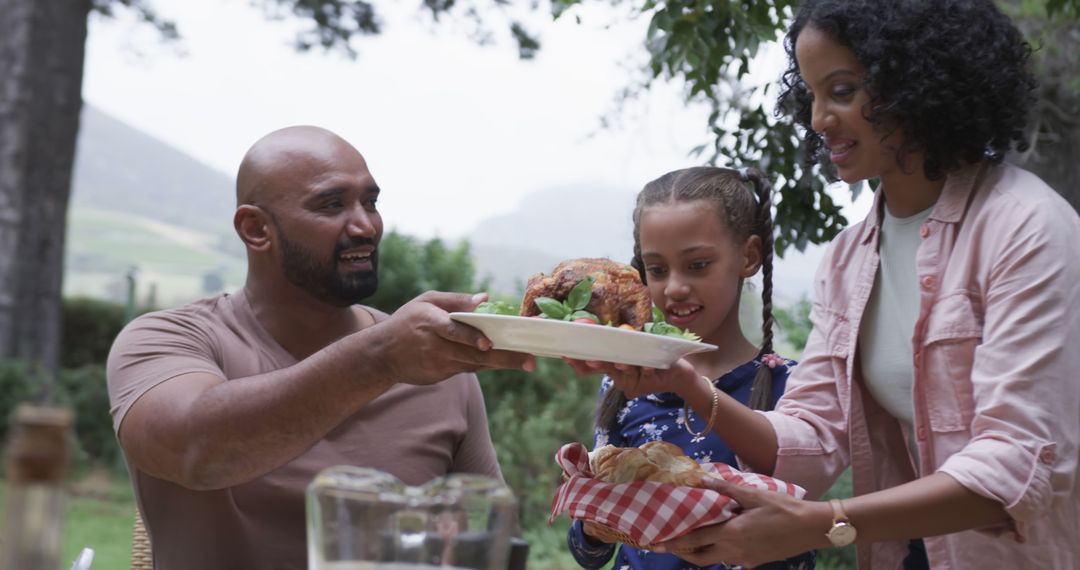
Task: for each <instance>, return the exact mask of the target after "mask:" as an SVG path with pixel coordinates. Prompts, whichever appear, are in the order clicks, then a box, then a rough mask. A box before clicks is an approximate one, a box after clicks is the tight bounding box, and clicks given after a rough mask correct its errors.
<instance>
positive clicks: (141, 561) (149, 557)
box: [131, 509, 154, 570]
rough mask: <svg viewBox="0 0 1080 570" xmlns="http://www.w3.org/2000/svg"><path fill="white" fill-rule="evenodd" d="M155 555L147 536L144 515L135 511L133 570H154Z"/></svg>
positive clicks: (132, 553)
mask: <svg viewBox="0 0 1080 570" xmlns="http://www.w3.org/2000/svg"><path fill="white" fill-rule="evenodd" d="M153 568H154V555H153V553H152V552H150V537H149V536H148V535H147V534H146V526H144V525H143V520H142V515H141V514H139V511H138V509H136V510H135V526H134V528H133V529H132V534H131V570H153Z"/></svg>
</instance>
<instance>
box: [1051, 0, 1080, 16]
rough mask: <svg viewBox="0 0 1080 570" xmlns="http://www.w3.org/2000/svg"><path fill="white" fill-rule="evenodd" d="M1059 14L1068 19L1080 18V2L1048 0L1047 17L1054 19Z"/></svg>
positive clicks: (1079, 0) (1078, 0)
mask: <svg viewBox="0 0 1080 570" xmlns="http://www.w3.org/2000/svg"><path fill="white" fill-rule="evenodd" d="M1059 14H1060V15H1061V16H1064V17H1067V18H1080V0H1046V15H1047V16H1048V17H1049V18H1054V17H1056V16H1058V15H1059Z"/></svg>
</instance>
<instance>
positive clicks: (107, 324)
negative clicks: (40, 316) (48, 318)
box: [60, 297, 126, 368]
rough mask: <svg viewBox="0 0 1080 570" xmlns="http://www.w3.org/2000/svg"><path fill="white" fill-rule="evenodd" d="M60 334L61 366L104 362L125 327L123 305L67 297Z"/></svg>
mask: <svg viewBox="0 0 1080 570" xmlns="http://www.w3.org/2000/svg"><path fill="white" fill-rule="evenodd" d="M62 322H63V324H62V331H61V337H60V366H61V367H63V368H78V367H80V366H85V365H87V364H104V363H105V359H106V358H107V357H108V356H109V347H111V346H112V342H113V339H115V338H116V335H117V334H119V333H120V329H122V328H124V324H126V323H125V310H124V306H123V305H120V304H117V303H113V302H110V301H103V300H100V299H90V298H85V297H77V298H72V299H64V306H63V314H62Z"/></svg>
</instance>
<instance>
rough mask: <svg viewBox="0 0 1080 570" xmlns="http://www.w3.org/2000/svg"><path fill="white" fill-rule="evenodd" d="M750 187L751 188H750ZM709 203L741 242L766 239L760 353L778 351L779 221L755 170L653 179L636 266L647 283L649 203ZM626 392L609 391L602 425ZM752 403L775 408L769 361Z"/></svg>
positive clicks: (637, 222) (711, 170) (641, 200)
mask: <svg viewBox="0 0 1080 570" xmlns="http://www.w3.org/2000/svg"><path fill="white" fill-rule="evenodd" d="M748 186H749V187H748ZM698 200H702V201H706V202H709V203H712V204H713V205H715V206H716V211H717V212H718V213H719V215H720V221H721V223H723V224H724V225H726V226H727V228H728V229H729V230H730V232H731V235H732V236H733V237H734V239H735V240H737V241H739V242H742V241H745V240H746V239H747V238H749V237H750V236H751V235H757V236H760V238H761V243H762V250H763V251H762V264H761V265H762V287H761V297H762V345H761V350H760V351H759V357H760V356H763V355H766V354H769V353H771V352H772V341H773V333H772V327H773V315H772V273H773V267H772V264H773V223H772V186H771V185H770V184H769V182H768V180H767V179H766V178H765V176H764V175H763V174H762V173H761V172H760V171H758V170H755V169H742V170H734V169H730V168H716V167H710V166H698V167H693V168H686V169H683V170H676V171H673V172H669V173H667V174H664V175H663V176H661V177H659V178H657V179H656V180H653V181H652V182H649V183H648V184H646V185H645V187H644V188H643V189H642V190H641V192H640V193H639V194H638V197H637V204H636V206H635V208H634V214H633V219H634V257H633V259H632V260H631V262H630V264H631V265H632V266H634V268H636V269H637V270H638V273H639V274H640V275H641V281H642V282H643V283H647V282H648V281H647V280H648V275H647V274H646V271H645V264H644V262H643V261H642V259H641V214H642V210H643V209H645V208H646V207H648V206H652V205H657V204H667V203H674V202H693V201H698ZM626 401H627V400H626V396H625V395H624V394H623V393H622V392H621V391H620V390H616V389H614V388H613V389H610V390H608V391H607V392H606V393H605V394H604V398H603V399H602V400H601V401H600V405H599V406H598V407H597V412H596V425H597V427H598V428H600V429H605V430H609V429H611V428H613V427H614V426H615V423H616V417H617V415H618V413H619V410H621V409H622V408H623V407H624V406H625V405H626ZM750 407H751V408H753V409H756V410H768V409H771V408H772V369H771V368H770V367H769V366H766V365H765V364H764V363H762V364H761V366H760V367H759V369H758V372H757V376H756V377H755V378H754V383H753V387H752V388H751V396H750Z"/></svg>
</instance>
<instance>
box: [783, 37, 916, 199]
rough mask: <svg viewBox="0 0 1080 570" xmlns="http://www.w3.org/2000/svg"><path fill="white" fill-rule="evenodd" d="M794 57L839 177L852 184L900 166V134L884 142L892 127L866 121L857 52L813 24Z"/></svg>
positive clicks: (814, 124)
mask: <svg viewBox="0 0 1080 570" xmlns="http://www.w3.org/2000/svg"><path fill="white" fill-rule="evenodd" d="M795 58H796V60H797V61H798V64H799V74H800V75H801V76H802V79H803V82H804V83H805V84H806V88H807V89H808V90H809V91H810V93H811V94H812V96H813V106H812V113H813V116H812V117H813V118H812V121H811V127H812V128H813V129H814V131H815V132H817V133H818V134H820V135H821V136H822V138H824V139H825V146H826V147H827V148H828V149H829V158H830V159H831V160H832V162H833V164H835V165H836V169H837V173H838V174H839V176H840V178H841V179H842V180H843V181H844V182H848V183H853V182H858V181H859V180H866V179H868V178H877V177H883V176H885V175H886V174H888V173H890V172H892V171H893V170H896V169H898V165H897V161H896V148H897V147H898V142H899V141H898V140H897V139H898V138H899V137H900V134H899V133H898V132H896V133H893V134H891V135H889V136H888V137H886V138H885V139H884V140H882V137H883V136H884V135H885V134H886V132H887V131H885V130H883V129H882V128H881V127H876V126H875V125H873V124H872V123H871V122H870V121H869V120H867V118H866V116H865V114H864V113H865V112H866V110H867V109H868V104H869V103H870V93H868V92H867V88H866V85H864V83H863V78H864V77H865V75H866V70H865V69H864V68H863V66H862V64H861V63H859V60H858V59H857V58H856V57H855V53H854V52H853V51H851V49H850V48H848V47H847V46H844V45H843V44H841V43H839V42H837V41H836V40H834V39H833V38H832V37H830V36H829V35H828V34H826V33H825V32H823V31H821V30H819V29H817V28H815V27H814V26H813V25H812V24H811V25H807V26H806V27H805V28H803V30H802V32H800V33H799V37H798V39H797V40H796V42H795Z"/></svg>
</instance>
